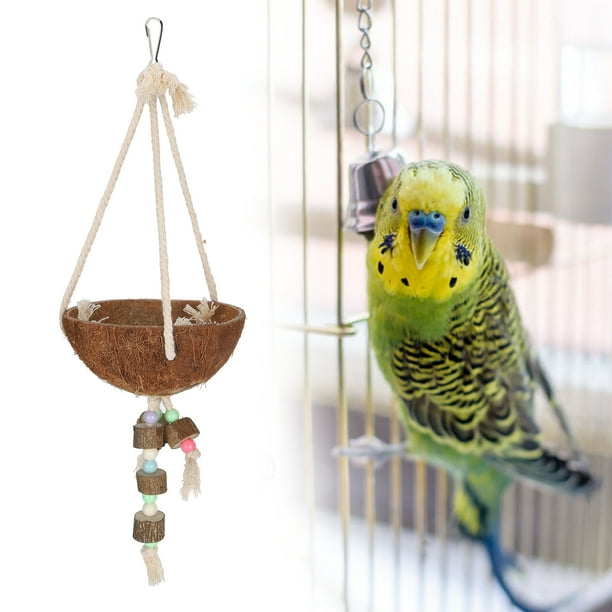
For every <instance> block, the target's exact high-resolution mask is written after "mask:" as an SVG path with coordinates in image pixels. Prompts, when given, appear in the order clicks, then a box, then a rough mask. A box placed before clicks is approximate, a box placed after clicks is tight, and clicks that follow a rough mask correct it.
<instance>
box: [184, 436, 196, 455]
mask: <svg viewBox="0 0 612 612" xmlns="http://www.w3.org/2000/svg"><path fill="white" fill-rule="evenodd" d="M195 447H196V443H195V442H194V441H193V440H192V439H191V438H187V439H186V440H183V441H182V442H181V450H182V451H183V452H184V453H185V454H187V453H190V452H191V451H193V450H195Z"/></svg>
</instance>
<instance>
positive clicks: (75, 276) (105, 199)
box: [60, 100, 144, 322]
mask: <svg viewBox="0 0 612 612" xmlns="http://www.w3.org/2000/svg"><path fill="white" fill-rule="evenodd" d="M143 108H144V101H142V100H138V102H137V103H136V108H135V109H134V114H133V115H132V119H131V121H130V124H129V126H128V130H127V133H126V135H125V138H124V139H123V144H122V145H121V148H120V149H119V154H118V155H117V159H116V160H115V165H114V166H113V170H112V172H111V175H110V177H109V179H108V183H107V184H106V189H105V190H104V194H103V195H102V199H101V200H100V203H99V204H98V208H97V210H96V215H95V217H94V220H93V222H92V224H91V227H90V229H89V233H88V234H87V238H86V239H85V243H84V244H83V247H82V249H81V253H80V255H79V258H78V259H77V262H76V265H75V267H74V271H73V273H72V276H71V278H70V282H69V283H68V287H67V288H66V291H65V293H64V297H63V299H62V304H61V306H60V322H61V319H62V316H63V314H64V311H65V310H66V308H68V304H69V303H70V300H71V298H72V294H73V293H74V290H75V288H76V286H77V283H78V282H79V278H80V277H81V274H82V272H83V268H84V267H85V261H86V260H87V257H88V255H89V252H90V251H91V247H92V245H93V243H94V240H95V239H96V234H97V233H98V230H99V229H100V224H101V223H102V218H103V217H104V213H105V211H106V207H107V206H108V203H109V201H110V198H111V195H112V193H113V190H114V189H115V185H116V184H117V179H118V178H119V173H120V172H121V167H122V166H123V162H124V161H125V157H126V155H127V152H128V149H129V148H130V144H131V143H132V139H133V138H134V134H135V132H136V127H137V126H138V122H139V121H140V117H141V116H142V111H143Z"/></svg>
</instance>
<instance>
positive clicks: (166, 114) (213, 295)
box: [159, 96, 218, 302]
mask: <svg viewBox="0 0 612 612" xmlns="http://www.w3.org/2000/svg"><path fill="white" fill-rule="evenodd" d="M159 104H160V106H161V111H162V116H163V118H164V125H165V126H166V134H167V135H168V141H169V142H170V149H171V151H172V157H173V158H174V165H175V166H176V171H177V173H178V178H179V183H180V185H181V189H182V191H183V197H184V198H185V204H186V205H187V211H188V212H189V218H190V219H191V226H192V228H193V235H194V236H195V240H196V245H197V247H198V253H199V254H200V260H201V261H202V268H203V269H204V276H205V278H206V285H207V286H208V292H209V294H210V299H211V300H212V301H213V302H216V301H218V300H217V286H216V284H215V279H214V277H213V273H212V270H211V268H210V265H209V263H208V256H207V254H206V249H205V247H204V240H203V238H202V233H201V232H200V227H199V225H198V217H197V215H196V211H195V208H194V206H193V200H192V198H191V193H190V191H189V185H188V184H187V177H186V175H185V169H184V167H183V162H182V160H181V154H180V153H179V149H178V144H177V142H176V134H175V132H174V126H173V125H172V119H171V118H170V111H169V109H168V102H167V101H166V98H165V97H163V96H162V97H160V98H159Z"/></svg>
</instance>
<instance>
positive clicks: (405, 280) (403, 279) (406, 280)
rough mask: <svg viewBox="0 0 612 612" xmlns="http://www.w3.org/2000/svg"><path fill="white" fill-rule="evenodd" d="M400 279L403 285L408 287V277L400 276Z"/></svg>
mask: <svg viewBox="0 0 612 612" xmlns="http://www.w3.org/2000/svg"><path fill="white" fill-rule="evenodd" d="M401 280H402V283H403V284H404V285H406V287H408V279H407V278H402V279H401Z"/></svg>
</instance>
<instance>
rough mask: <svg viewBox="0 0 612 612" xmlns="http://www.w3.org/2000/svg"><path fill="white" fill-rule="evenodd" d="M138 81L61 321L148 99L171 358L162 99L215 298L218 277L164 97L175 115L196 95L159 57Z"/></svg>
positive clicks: (165, 324) (189, 107) (167, 350)
mask: <svg viewBox="0 0 612 612" xmlns="http://www.w3.org/2000/svg"><path fill="white" fill-rule="evenodd" d="M137 84H138V86H137V89H136V94H137V96H138V102H137V104H136V109H135V110H134V115H133V117H132V120H131V122H130V125H129V127H128V131H127V134H126V136H125V138H124V140H123V144H122V146H121V149H120V150H119V155H118V156H117V160H116V161H115V165H114V167H113V171H112V173H111V176H110V178H109V180H108V183H107V186H106V189H105V191H104V194H103V196H102V199H101V201H100V204H99V205H98V209H97V211H96V215H95V217H94V220H93V223H92V225H91V228H90V230H89V233H88V235H87V238H86V240H85V244H84V245H83V248H82V249H81V253H80V255H79V258H78V260H77V263H76V266H75V269H74V272H73V274H72V277H71V279H70V282H69V283H68V287H67V289H66V292H65V293H64V297H63V300H62V304H61V307H60V324H61V318H62V316H63V314H64V312H65V310H66V309H67V308H68V304H69V303H70V300H71V298H72V294H73V293H74V289H75V287H76V285H77V283H78V280H79V278H80V276H81V273H82V271H83V267H84V266H85V261H86V259H87V257H88V255H89V252H90V250H91V247H92V245H93V242H94V240H95V237H96V234H97V232H98V229H99V228H100V224H101V222H102V218H103V216H104V213H105V211H106V207H107V205H108V202H109V201H110V198H111V195H112V193H113V190H114V188H115V185H116V183H117V179H118V178H119V173H120V171H121V167H122V166H123V162H124V161H125V157H126V155H127V151H128V149H129V147H130V144H131V142H132V139H133V137H134V133H135V132H136V127H137V126H138V122H139V121H140V118H141V116H142V111H143V108H144V105H145V104H148V106H149V114H150V119H151V144H152V149H153V179H154V188H155V208H156V214H157V233H158V241H159V265H160V280H161V294H162V316H163V327H164V351H165V354H166V358H167V359H168V360H169V361H172V360H173V359H174V358H175V357H176V347H175V344H174V335H173V329H172V301H171V299H170V274H169V269H168V267H169V266H168V247H167V240H166V222H165V217H164V200H163V186H162V176H161V159H160V157H161V156H160V146H159V125H158V123H159V122H158V115H157V100H159V103H160V106H161V109H162V115H163V118H164V125H165V127H166V133H167V135H168V140H169V142H170V148H171V150H172V156H173V158H174V164H175V166H176V169H177V173H178V177H179V183H180V185H181V189H182V192H183V196H184V198H185V203H186V205H187V211H188V213H189V217H190V219H191V225H192V228H193V233H194V236H195V239H196V244H197V247H198V252H199V254H200V260H201V262H202V267H203V269H204V276H205V278H206V284H207V286H208V291H209V293H210V299H211V300H212V301H213V302H217V301H218V298H217V288H216V285H215V280H214V277H213V275H212V271H211V269H210V265H209V263H208V257H207V255H206V249H205V248H204V240H203V239H202V234H201V232H200V228H199V226H198V220H197V216H196V212H195V208H194V206H193V200H192V198H191V193H190V192H189V187H188V185H187V178H186V176H185V169H184V167H183V163H182V161H181V156H180V153H179V150H178V145H177V142H176V135H175V133H174V127H173V125H172V120H171V118H170V112H169V109H168V103H167V101H166V98H165V94H166V91H168V92H169V94H170V97H171V98H172V102H173V106H174V110H175V115H176V116H178V115H180V114H182V113H188V112H190V111H191V110H193V108H194V106H195V103H194V101H193V98H192V97H191V95H190V94H189V92H188V90H187V87H186V86H185V85H184V84H183V83H181V82H180V81H179V80H178V78H177V77H176V76H175V75H174V74H172V73H170V72H167V71H165V70H164V69H163V68H162V66H161V64H159V63H153V64H150V65H149V66H147V68H145V69H144V70H143V71H142V72H141V73H140V75H138V79H137Z"/></svg>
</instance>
